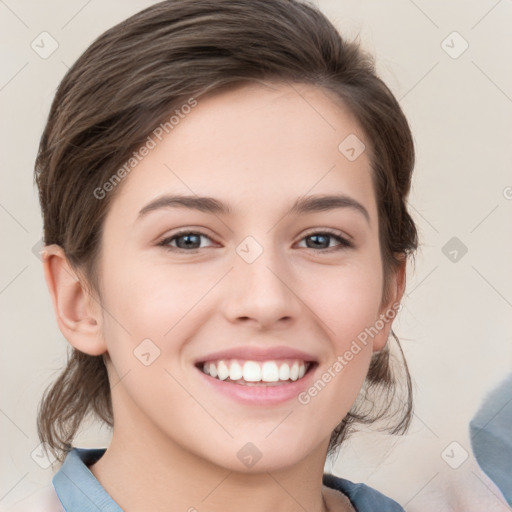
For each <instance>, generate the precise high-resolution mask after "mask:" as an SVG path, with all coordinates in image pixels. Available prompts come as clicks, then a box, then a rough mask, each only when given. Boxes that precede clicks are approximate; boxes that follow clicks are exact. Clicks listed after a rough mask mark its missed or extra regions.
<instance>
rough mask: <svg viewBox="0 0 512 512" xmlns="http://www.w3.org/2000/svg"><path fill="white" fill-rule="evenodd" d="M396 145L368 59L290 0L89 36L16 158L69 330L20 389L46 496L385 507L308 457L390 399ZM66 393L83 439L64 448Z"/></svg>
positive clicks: (405, 406)
mask: <svg viewBox="0 0 512 512" xmlns="http://www.w3.org/2000/svg"><path fill="white" fill-rule="evenodd" d="M413 164H414V148H413V141H412V136H411V133H410V130H409V126H408V123H407V121H406V119H405V117H404V115H403V113H402V111H401V109H400V106H399V105H398V103H397V101H396V99H395V98H394V97H393V95H392V94H391V92H390V91H389V89H388V88H387V87H386V85H385V84H384V83H383V82H382V81H381V80H380V79H379V78H378V77H377V76H376V74H375V70H374V65H373V62H372V59H371V58H370V57H369V56H368V55H366V54H365V53H363V52H362V51H361V49H360V48H359V47H358V45H357V44H356V43H349V42H346V41H344V40H343V39H342V38H341V37H340V35H339V34H338V32H337V31H336V30H335V28H334V27H333V26H332V24H331V23H330V22H329V21H328V20H327V19H326V18H325V16H324V15H322V14H321V13H320V12H319V11H318V10H317V9H316V8H314V7H313V6H311V5H310V4H307V3H305V2H300V1H298V0H256V1H255V0H250V1H249V0H246V1H242V0H215V1H213V0H209V1H207V0H171V1H165V2H161V3H158V4H155V5H153V6H151V7H149V8H148V9H145V10H143V11H142V12H140V13H138V14H136V15H134V16H132V17H131V18H129V19H127V20H126V21H124V22H122V23H120V24H119V25H117V26H115V27H113V28H111V29H110V30H108V31H107V32H105V33H104V34H103V35H101V36H100V37H99V38H98V39H97V40H96V41H95V42H94V43H93V44H92V45H91V46H90V47H89V48H88V49H87V50H86V52H85V53H84V54H83V55H82V56H81V57H80V58H79V59H78V61H77V62H76V63H75V64H74V65H73V67H72V68H71V69H70V70H69V72H68V73H67V74H66V76H65V77H64V79H63V80H62V83H61V84H60V87H59V88H58V91H57V93H56V96H55V99H54V102H53V105H52V108H51V111H50V114H49V119H48V123H47V125H46V128H45V130H44V133H43V136H42V139H41V145H40V148H39V154H38V157H37V162H36V180H37V184H38V187H39V190H40V201H41V206H42V211H43V218H44V241H45V244H46V247H45V251H44V258H43V265H44V272H45V277H46V281H47V284H48V287H49V291H50V294H51V297H52V301H53V305H54V309H55V315H56V319H57V322H58V325H59V328H60V330H61V331H62V333H63V335H64V336H65V337H66V339H67V340H68V341H69V343H70V344H71V346H72V353H71V355H70V358H69V361H68V365H67V367H66V368H65V369H64V371H63V373H62V374H61V376H60V377H59V379H58V380H57V381H56V382H55V384H54V385H53V386H52V387H51V388H50V389H49V390H47V392H46V393H45V395H44V397H43V400H42V403H41V407H40V411H39V418H38V427H39V434H40V437H41V441H42V442H43V443H44V445H45V446H46V447H47V448H48V449H49V450H50V451H51V452H52V453H53V454H55V455H56V456H57V458H58V459H59V460H60V461H64V462H63V464H62V466H61V467H60V468H59V470H58V472H57V473H56V475H55V476H54V478H53V487H52V489H51V496H50V498H51V499H50V502H49V504H48V506H47V509H54V510H57V509H59V508H61V509H64V510H66V511H67V512H78V511H80V512H84V511H89V510H90V511H93V510H94V511H97V510H102V511H119V510H124V511H126V512H139V511H146V510H152V511H154V512H160V511H166V512H167V511H169V510H176V511H196V510H197V511H199V512H206V511H208V512H209V511H211V512H217V511H222V512H229V511H234V510H240V509H243V510H245V511H248V512H260V511H266V510H276V511H277V510H279V511H280V512H288V511H290V512H291V511H292V510H293V511H295V510H307V511H308V512H321V511H322V512H323V511H331V512H334V511H353V510H357V511H370V510H379V511H380V512H386V511H400V510H403V509H402V508H401V507H400V505H398V504H397V503H396V502H395V501H393V500H391V499H390V498H387V497H385V496H384V495H382V494H381V493H380V492H378V491H377V490H375V489H372V488H370V487H368V486H366V485H364V484H355V483H353V482H350V481H349V480H346V479H343V478H339V477H336V476H334V475H330V474H324V472H323V471H324V464H325V461H326V457H327V456H328V455H330V454H332V453H334V452H335V451H336V450H337V449H338V448H339V446H340V444H341V442H342V441H343V440H344V439H346V437H347V435H348V434H349V433H350V432H352V431H354V427H355V426H356V425H357V424H358V423H361V422H366V423H372V422H374V421H376V420H378V419H379V420H382V419H385V418H386V417H393V419H394V423H392V424H391V423H390V424H389V428H390V429H391V431H392V432H393V433H401V432H405V430H406V429H407V426H408V424H409V421H410V416H411V408H412V400H411V386H410V379H409V374H408V372H407V366H406V364H405V361H403V362H402V363H401V368H400V369H401V371H402V374H403V375H402V377H401V379H403V380H404V381H405V388H406V390H407V392H408V394H407V396H406V397H405V400H396V401H393V396H394V392H395V387H396V385H397V377H396V376H395V375H394V374H393V371H392V369H391V367H390V358H389V346H388V338H390V336H391V335H393V336H394V333H393V332H392V329H391V327H392V323H393V319H394V318H395V316H396V314H397V312H398V310H399V309H400V300H401V297H402V295H403V293H404V289H405V271H406V264H407V260H408V257H409V256H411V255H412V254H413V252H414V250H415V249H416V247H417V233H416V228H415V226H414V223H413V221H412V219H411V217H410V216H409V214H408V212H407V208H406V198H407V195H408V193H409V189H410V184H411V174H412V170H413ZM395 339H396V337H395ZM396 341H397V342H398V339H396ZM398 346H399V345H398ZM397 412H398V416H397V414H396V413H397ZM89 413H92V414H94V415H95V416H96V417H97V418H98V419H100V420H102V421H104V422H105V423H106V424H107V425H109V426H110V427H112V440H111V443H110V445H109V446H108V448H107V449H104V448H98V449H85V448H78V447H76V446H73V438H74V435H75V433H76V431H77V429H78V427H79V426H80V424H81V422H82V420H83V419H84V417H86V415H87V414H89Z"/></svg>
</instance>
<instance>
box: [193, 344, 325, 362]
mask: <svg viewBox="0 0 512 512" xmlns="http://www.w3.org/2000/svg"><path fill="white" fill-rule="evenodd" d="M221 359H224V360H225V359H244V360H247V361H269V360H274V359H300V360H303V361H305V362H316V358H315V357H314V356H312V355H311V354H308V353H307V352H303V351H302V350H297V349H295V348H291V347H285V346H277V347H251V346H243V347H235V348H231V349H226V350H220V351H218V352H212V353H211V354H207V355H205V356H202V357H200V358H198V359H196V363H195V364H198V363H204V362H206V361H219V360H221Z"/></svg>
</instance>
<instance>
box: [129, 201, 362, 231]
mask: <svg viewBox="0 0 512 512" xmlns="http://www.w3.org/2000/svg"><path fill="white" fill-rule="evenodd" d="M161 208H188V209H191V210H198V211H200V212H205V213H211V214H215V215H230V214H232V213H233V209H232V208H231V206H230V205H229V204H226V203H223V202H222V201H219V200H218V199H215V198H213V197H200V196H197V195H196V196H187V195H172V196H170V195H165V196H161V197H158V198H156V199H154V200H153V201H151V202H150V203H148V204H147V205H146V206H144V207H143V208H142V209H141V210H140V212H139V215H138V219H140V218H141V217H144V216H145V215H147V214H148V213H149V212H152V211H154V210H159V209H161ZM336 208H351V209H353V210H355V211H357V212H359V213H360V214H362V215H363V217H364V218H365V219H366V222H367V223H368V224H370V215H369V213H368V210H367V209H366V208H365V207H364V206H363V205H362V204H361V203H360V202H358V201H356V200H355V199H354V198H352V197H350V196H347V195H344V194H338V195H312V196H303V197H299V198H298V199H297V200H296V201H295V202H294V203H293V205H292V207H291V208H290V210H289V212H288V214H304V213H315V212H323V211H328V210H334V209H336Z"/></svg>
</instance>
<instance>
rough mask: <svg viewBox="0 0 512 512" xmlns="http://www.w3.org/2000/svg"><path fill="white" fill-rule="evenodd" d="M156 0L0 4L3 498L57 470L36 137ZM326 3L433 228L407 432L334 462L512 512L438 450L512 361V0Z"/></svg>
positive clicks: (383, 484) (406, 327)
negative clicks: (407, 137)
mask: <svg viewBox="0 0 512 512" xmlns="http://www.w3.org/2000/svg"><path fill="white" fill-rule="evenodd" d="M152 3H154V2H151V1H147V0H146V1H143V0H139V1H135V0H131V1H121V0H115V1H112V0H110V1H102V2H100V1H98V0H89V1H86V0H72V1H70V0H67V1H64V0H59V1H57V0H51V1H45V2H37V1H36V0H32V1H29V0H24V1H23V0H21V1H17V2H16V1H14V0H5V1H0V34H1V36H0V37H1V38H2V44H1V52H2V63H3V65H2V67H1V68H0V105H1V109H2V110H1V111H2V121H3V122H2V124H1V130H2V133H1V140H2V141H3V150H2V151H1V153H0V159H1V160H0V166H1V185H2V186H1V195H0V221H1V229H2V242H3V243H2V247H3V250H2V255H1V258H2V259H1V277H0V302H1V312H2V323H1V325H2V330H3V333H2V358H1V373H0V375H1V376H2V377H1V378H2V387H1V390H2V391H1V402H0V428H1V432H2V436H1V438H0V439H1V446H0V453H2V461H1V484H0V485H1V487H0V507H2V509H3V508H4V507H8V506H9V505H11V504H12V503H14V502H15V501H17V500H19V499H20V498H21V497H23V496H25V495H27V494H29V493H30V492H32V491H33V490H35V489H37V488H39V487H41V486H42V485H44V484H45V483H47V482H48V481H49V479H50V478H51V476H52V469H51V467H50V468H48V469H43V468H41V467H40V466H39V465H37V464H36V463H35V462H34V460H33V459H32V458H31V453H32V452H33V451H34V450H35V449H36V448H37V446H38V444H39V441H38V439H37V435H36V429H35V417H36V407H37V403H38V401H39V398H40V395H41V392H42V390H43V388H44V387H46V385H48V384H49V383H50V381H51V380H53V378H54V377H55V375H56V372H57V370H58V369H59V368H60V367H61V365H62V364H63V362H64V360H65V351H66V345H67V342H66V340H65V339H64V338H63V336H62V335H61V333H60V331H59V330H58V328H57V325H56V322H55V320H54V316H53V310H52V307H51V303H50V299H49V295H48V293H47V290H46V285H45V283H44V280H43V273H42V268H41V263H40V260H39V259H38V257H36V256H35V254H34V252H33V247H34V246H37V243H38V241H39V240H40V238H41V234H42V231H41V229H42V223H41V217H40V212H39V204H38V200H37V194H36V189H35V187H34V186H33V178H32V176H33V174H32V173H33V164H34V158H35V155H36V151H37V146H38V142H39V138H40V136H41V133H42V130H43V126H44V123H45V120H46V116H47V114H48V110H49V106H50V102H51V100H52V98H53V95H54V93H55V89H56V87H57V85H58V83H59V82H60V80H61V79H62V77H63V75H64V73H65V72H66V70H67V68H68V67H69V66H70V65H71V64H72V63H73V62H74V61H75V60H76V59H77V58H78V56H79V55H80V54H81V53H82V52H83V51H84V50H85V48H86V47H87V46H88V45H89V44H90V43H91V42H92V40H93V39H95V38H96V37H97V36H98V35H99V34H100V33H102V32H103V31H104V30H106V29H107V28H109V27H111V26H112V25H114V24H115V23H117V22H119V21H121V20H122V19H124V18H126V17H127V16H129V15H131V14H133V13H135V12H137V11H138V10H140V9H141V8H143V7H146V6H148V5H150V4H152ZM315 3H316V4H317V5H319V6H320V8H321V9H322V10H323V11H324V12H325V13H326V14H327V15H328V16H329V17H330V19H331V20H333V21H334V23H335V24H336V25H337V27H338V28H339V29H340V31H341V33H342V35H344V36H346V37H348V38H352V37H354V36H355V35H356V34H357V33H360V34H361V40H362V41H363V43H364V46H365V48H367V49H368V50H369V51H370V52H371V53H373V54H374V55H376V57H377V67H378V70H379V72H380V74H381V76H382V78H383V79H384V80H385V81H386V83H387V84H388V85H389V87H390V88H391V90H392V91H393V92H394V93H395V95H396V96H397V98H399V100H400V103H401V105H402V107H403V109H404V111H405V113H406V115H407V117H408V119H409V121H410V124H411V127H412V130H413V133H414V137H415V142H416V149H417V165H416V170H415V178H414V185H413V191H412V195H411V198H410V207H411V211H412V215H413V217H414V219H415V220H416V222H417V223H418V226H419V232H420V238H421V249H420V251H419V252H418V255H417V260H416V267H415V268H413V267H412V266H411V267H410V273H409V277H408V286H407V292H406V297H405V300H404V301H403V304H404V309H403V310H402V312H401V314H400V316H399V319H398V320H397V322H396V323H395V328H396V331H397V333H398V335H399V337H400V339H401V340H402V346H403V349H404V351H405V354H406V357H407V360H408V363H409V365H410V369H411V372H412V375H413V378H414V382H415V388H416V414H415V419H414V423H413V425H412V428H411V430H410V433H409V434H408V435H407V436H405V437H401V438H400V437H397V438H392V437H390V436H388V435H384V434H377V433H363V434H360V435H358V436H356V437H354V438H353V440H351V441H350V442H348V443H347V445H346V446H345V447H344V449H343V450H342V452H341V455H340V456H339V457H338V459H337V460H336V461H335V462H334V463H333V464H332V466H331V465H330V464H328V465H327V466H326V469H328V470H331V471H333V472H334V473H335V474H338V475H341V476H344V477H345V478H349V479H351V480H353V481H363V482H365V483H367V484H369V485H371V486H374V487H376V488H378V489H379V490H381V491H382V492H384V493H386V494H388V495H389V496H391V497H393V498H395V499H396V500H398V501H399V502H400V503H402V505H404V506H405V508H406V509H407V511H416V510H434V508H430V509H429V507H428V506H426V508H422V507H423V506H424V505H423V504H424V503H426V502H427V501H430V498H429V497H431V496H434V495H436V496H438V499H439V500H440V501H442V502H443V503H444V508H443V507H441V506H440V508H439V509H437V508H436V509H435V510H462V508H461V505H457V504H456V503H459V502H458V501H457V500H456V499H455V495H457V493H458V495H460V496H463V495H464V496H469V495H470V494H471V493H477V494H478V495H479V496H480V497H481V498H482V499H483V500H485V499H488V500H489V503H490V502H492V503H493V504H494V505H496V506H497V507H499V508H496V510H506V508H505V507H503V506H501V505H498V497H497V496H496V495H495V494H496V492H495V489H492V486H489V485H488V482H485V479H484V478H483V477H482V475H481V474H479V472H478V468H477V466H476V465H475V464H474V461H472V460H471V458H470V459H469V460H467V461H466V462H464V463H463V464H462V465H461V466H460V467H459V468H458V469H453V468H451V467H450V466H449V465H448V464H447V463H446V462H445V460H444V459H443V457H442V453H443V451H444V450H445V448H447V447H448V445H450V443H452V442H454V441H456V442H457V443H458V444H457V445H454V446H455V452H453V453H455V455H456V457H459V456H461V454H462V455H463V451H462V450H467V451H469V450H470V444H469V436H468V422H469V420H470V418H471V417H472V415H473V414H474V413H475V411H476V410H477V408H478V406H479V404H480V402H481V400H482V398H483V397H484V395H485V393H486V392H487V391H488V390H489V389H490V388H492V387H493V386H495V385H496V384H497V383H498V382H499V381H500V380H501V379H502V378H503V377H504V376H505V375H506V373H507V372H510V371H511V370H512V343H511V342H512V325H511V324H512V322H511V313H512V271H511V263H512V236H511V235H512V232H511V222H510V221H511V219H512V172H511V169H512V167H511V163H512V162H511V153H512V152H511V146H512V144H511V143H512V140H511V134H512V72H511V67H510V62H511V57H512V31H511V30H510V27H511V26H512V2H511V1H510V0H501V1H496V0H481V1H462V0H460V1H452V2H442V1H440V0H436V1H430V2H427V1H426V0H423V1H420V0H417V1H415V2H413V1H411V0H392V1H387V2H383V1H381V0H366V1H362V2H361V1H356V0H351V1H341V0H319V1H317V2H315ZM44 31H46V32H48V33H49V34H51V37H52V38H54V39H55V40H56V41H57V43H58V48H57V49H56V51H55V52H54V53H53V54H51V55H50V56H48V57H47V58H46V59H43V58H41V57H40V56H39V55H38V54H37V53H36V52H35V51H34V50H33V49H32V48H31V43H32V41H34V40H36V41H37V40H39V39H38V37H40V36H39V34H41V32H44ZM454 31H456V32H458V34H460V35H453V34H452V33H453V32H454ZM44 37H48V36H44ZM444 40H446V41H445V43H443V41H444ZM48 41H49V39H48ZM465 41H466V42H467V44H468V45H469V46H468V48H467V49H466V50H465V51H464V52H463V53H461V54H460V55H458V54H459V53H460V51H461V50H462V49H463V48H464V46H465ZM49 47H50V46H49V45H46V48H49ZM450 53H451V55H450ZM454 57H456V58H454ZM452 237H457V239H458V240H459V242H457V243H463V244H464V245H465V246H466V247H467V249H468V251H467V253H466V254H465V255H463V256H462V257H461V256H460V254H461V253H460V251H459V253H458V258H459V259H458V260H457V261H455V262H453V261H451V260H450V259H449V258H448V257H447V256H445V254H444V253H443V247H445V244H447V242H448V241H449V240H450V239H451V238H452ZM452 249H453V248H452V247H450V246H449V247H448V249H445V252H448V250H452ZM98 436H100V438H101V432H100V433H99V434H98V433H97V432H96V430H95V429H93V430H92V431H91V432H90V433H89V434H84V435H82V436H81V437H80V442H81V444H82V445H83V446H98V445H99V440H98ZM104 437H105V435H104V434H103V438H104ZM449 500H452V501H451V504H450V501H449ZM434 501H435V500H434ZM432 503H433V501H430V504H432ZM473 503H475V502H474V501H473ZM465 510H466V509H465ZM487 510H491V506H490V505H489V507H488V508H487Z"/></svg>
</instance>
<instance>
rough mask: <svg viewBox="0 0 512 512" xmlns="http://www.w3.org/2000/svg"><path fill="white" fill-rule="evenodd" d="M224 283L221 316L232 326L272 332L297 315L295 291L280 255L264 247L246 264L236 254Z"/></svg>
mask: <svg viewBox="0 0 512 512" xmlns="http://www.w3.org/2000/svg"><path fill="white" fill-rule="evenodd" d="M240 254H243V253H240ZM226 281H227V282H226V283H225V287H226V288H225V302H224V314H225V316H226V318H227V319H228V320H229V321H230V322H232V323H236V322H238V323H240V322H246V323H253V324H255V325H257V326H258V327H259V329H261V330H266V329H275V328H279V326H280V325H281V324H282V326H285V325H289V324H290V323H292V322H293V321H295V320H296V319H297V318H298V316H299V314H300V309H301V303H302V302H301V299H300V297H299V295H298V294H299V290H297V289H295V288H297V285H296V280H295V279H294V276H293V273H292V271H291V269H290V266H289V265H287V263H286V256H285V255H284V254H278V253H277V251H275V250H271V249H269V248H268V247H265V248H263V251H262V252H261V254H260V255H259V256H258V257H257V258H256V259H255V260H254V261H252V262H250V260H247V259H246V258H244V257H243V256H240V255H239V254H238V253H237V254H235V255H234V258H233V269H232V270H231V272H230V273H229V278H228V279H227V280H226Z"/></svg>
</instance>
